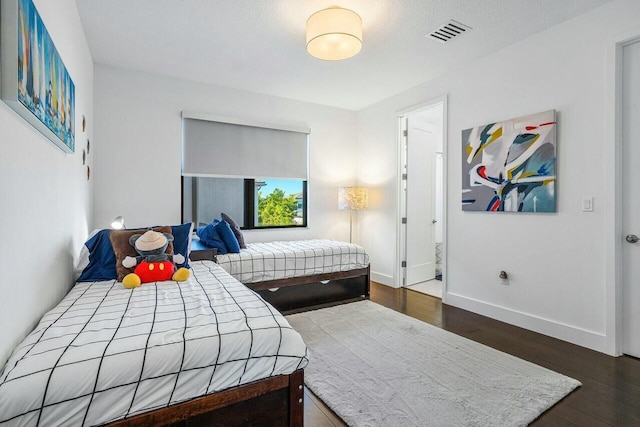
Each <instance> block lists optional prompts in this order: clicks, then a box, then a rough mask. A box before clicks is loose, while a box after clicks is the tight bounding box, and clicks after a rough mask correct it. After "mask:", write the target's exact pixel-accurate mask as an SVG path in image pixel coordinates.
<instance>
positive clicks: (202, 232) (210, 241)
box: [196, 219, 228, 255]
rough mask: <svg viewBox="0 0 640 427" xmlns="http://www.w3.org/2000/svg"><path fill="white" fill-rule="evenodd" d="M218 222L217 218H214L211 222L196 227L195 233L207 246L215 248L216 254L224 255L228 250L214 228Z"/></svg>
mask: <svg viewBox="0 0 640 427" xmlns="http://www.w3.org/2000/svg"><path fill="white" fill-rule="evenodd" d="M218 223H219V221H218V220H217V219H214V220H213V221H212V222H211V224H207V225H201V226H200V227H198V228H197V230H196V234H197V235H198V237H199V238H200V241H201V242H202V243H204V244H205V245H207V246H209V247H212V248H217V249H218V254H220V255H224V254H226V253H227V252H228V251H227V246H226V245H225V244H224V241H223V240H222V237H221V236H220V234H218V229H217V228H216V226H217V225H218Z"/></svg>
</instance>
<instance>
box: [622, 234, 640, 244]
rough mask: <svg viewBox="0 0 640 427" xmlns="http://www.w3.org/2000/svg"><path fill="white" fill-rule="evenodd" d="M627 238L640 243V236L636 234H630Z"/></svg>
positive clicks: (629, 240)
mask: <svg viewBox="0 0 640 427" xmlns="http://www.w3.org/2000/svg"><path fill="white" fill-rule="evenodd" d="M625 240H626V241H627V242H629V243H638V241H639V240H640V238H638V236H636V235H635V234H629V235H628V236H627V237H626V238H625Z"/></svg>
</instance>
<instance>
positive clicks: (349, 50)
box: [307, 6, 362, 61]
mask: <svg viewBox="0 0 640 427" xmlns="http://www.w3.org/2000/svg"><path fill="white" fill-rule="evenodd" d="M360 49H362V18H360V15H358V14H357V13H355V12H354V11H353V10H350V9H343V8H341V7H337V6H334V7H330V8H328V9H323V10H320V11H318V12H316V13H314V14H313V15H311V16H310V17H309V19H308V20H307V51H308V52H309V53H310V54H311V56H314V57H316V58H318V59H324V60H326V61H339V60H341V59H347V58H351V57H352V56H354V55H355V54H357V53H358V52H360Z"/></svg>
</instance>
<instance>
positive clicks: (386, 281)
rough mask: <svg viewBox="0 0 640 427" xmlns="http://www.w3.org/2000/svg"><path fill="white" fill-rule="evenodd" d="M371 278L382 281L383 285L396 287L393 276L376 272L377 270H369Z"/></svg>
mask: <svg viewBox="0 0 640 427" xmlns="http://www.w3.org/2000/svg"><path fill="white" fill-rule="evenodd" d="M371 280H372V281H374V282H378V283H382V284H383V285H387V286H391V287H392V288H397V287H398V286H396V284H395V283H394V280H393V276H390V275H388V274H382V273H378V272H377V271H372V272H371Z"/></svg>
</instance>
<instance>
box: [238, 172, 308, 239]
mask: <svg viewBox="0 0 640 427" xmlns="http://www.w3.org/2000/svg"><path fill="white" fill-rule="evenodd" d="M248 181H250V182H251V184H249V185H252V186H253V195H252V199H253V203H254V210H253V213H254V215H253V218H252V220H251V221H250V222H251V223H252V224H253V226H254V227H255V228H266V227H283V226H288V227H295V226H303V227H306V225H307V210H306V199H307V182H306V181H296V180H287V179H260V180H248Z"/></svg>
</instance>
